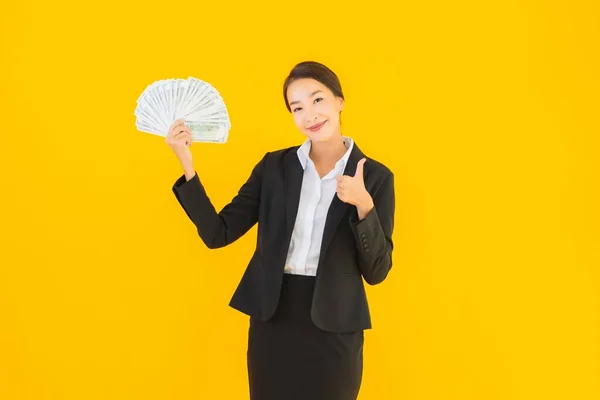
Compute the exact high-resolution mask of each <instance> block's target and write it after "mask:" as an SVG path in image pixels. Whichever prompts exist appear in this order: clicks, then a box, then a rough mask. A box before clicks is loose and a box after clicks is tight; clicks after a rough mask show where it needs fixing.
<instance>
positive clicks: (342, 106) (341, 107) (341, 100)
mask: <svg viewBox="0 0 600 400" xmlns="http://www.w3.org/2000/svg"><path fill="white" fill-rule="evenodd" d="M343 109H344V99H342V98H341V97H340V111H342V110H343Z"/></svg>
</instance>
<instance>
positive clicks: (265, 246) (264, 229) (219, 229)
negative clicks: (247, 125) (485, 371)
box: [166, 61, 395, 400]
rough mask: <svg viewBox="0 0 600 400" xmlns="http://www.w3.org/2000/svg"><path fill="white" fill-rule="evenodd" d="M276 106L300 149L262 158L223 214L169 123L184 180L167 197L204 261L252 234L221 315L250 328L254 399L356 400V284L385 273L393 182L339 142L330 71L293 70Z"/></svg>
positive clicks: (338, 100) (184, 133)
mask: <svg viewBox="0 0 600 400" xmlns="http://www.w3.org/2000/svg"><path fill="white" fill-rule="evenodd" d="M283 96H284V100H285V104H286V107H287V109H288V111H289V112H290V114H291V115H292V117H293V120H294V123H295V125H296V127H297V129H298V130H299V131H300V132H301V133H302V134H303V135H304V136H305V140H304V142H303V143H302V144H300V145H296V146H292V147H288V148H284V149H277V150H273V151H269V152H266V153H265V154H264V156H263V157H262V158H261V159H260V161H258V163H257V164H256V165H255V167H254V168H253V170H252V172H251V173H250V176H249V177H248V179H247V181H246V182H245V183H244V184H243V185H242V186H241V188H240V189H239V191H238V193H237V194H236V195H235V196H234V197H233V199H232V200H231V202H230V203H228V204H227V205H225V206H224V207H223V208H222V209H221V210H220V211H217V210H216V209H215V207H214V206H213V204H212V202H211V200H210V198H209V196H208V194H207V191H206V189H205V187H204V185H203V184H202V182H201V180H200V178H199V175H198V174H197V172H196V170H195V168H194V165H193V163H192V155H191V152H190V149H189V147H190V146H191V132H190V130H189V128H187V127H186V126H185V125H184V123H183V121H182V120H177V121H175V122H174V123H173V125H172V126H171V129H170V131H169V134H168V135H167V138H166V141H167V143H168V144H169V146H170V147H171V148H172V149H173V151H174V152H175V154H176V155H177V157H178V159H179V161H180V162H181V164H182V166H183V169H184V174H183V175H182V176H180V177H179V178H178V179H177V180H176V181H175V183H174V185H173V187H172V190H173V193H174V194H175V196H176V198H177V200H178V202H179V204H180V205H181V207H182V208H183V210H184V211H185V213H186V214H187V216H188V217H189V219H190V220H191V221H192V222H193V223H194V225H195V226H196V228H197V232H198V235H199V236H200V238H201V239H202V241H203V242H204V243H205V245H206V246H207V247H209V248H211V249H215V248H221V247H224V246H227V245H229V244H230V243H233V242H234V241H236V240H237V239H239V238H240V237H242V236H243V235H244V234H245V233H246V232H247V231H248V230H249V229H250V228H252V227H253V226H254V225H255V224H258V234H257V242H256V249H255V251H254V253H253V255H252V257H251V258H250V260H249V262H248V264H247V266H246V270H245V271H244V273H243V275H242V277H241V280H240V283H239V285H238V287H237V288H236V290H235V292H234V294H233V296H232V298H231V301H230V303H229V305H230V306H231V307H233V308H235V309H237V310H239V311H241V312H243V313H245V314H247V315H248V316H249V317H250V318H249V329H248V348H247V368H248V379H249V394H250V399H252V400H296V399H297V400H300V399H301V400H355V399H356V398H357V397H358V393H359V390H360V386H361V381H362V376H363V344H364V330H365V329H371V328H372V325H371V318H370V312H369V306H368V303H367V297H366V292H365V287H364V282H366V283H367V284H369V285H377V284H379V283H381V282H383V281H384V280H385V279H386V277H387V276H388V273H389V271H390V269H391V268H392V250H393V241H392V233H393V228H394V212H395V194H394V175H393V173H392V172H391V170H390V169H389V168H388V167H386V166H385V165H384V164H383V163H381V162H379V161H377V160H375V159H373V158H371V157H368V156H366V155H365V154H364V153H363V152H362V151H361V150H360V149H359V147H358V145H357V143H355V142H354V141H353V139H352V138H350V137H348V136H345V135H343V134H342V132H341V112H342V110H343V108H344V101H345V100H344V95H343V92H342V89H341V85H340V82H339V79H338V77H337V75H336V74H335V73H334V72H333V71H331V69H329V68H328V67H327V66H325V65H323V64H321V63H318V62H314V61H305V62H301V63H299V64H297V65H295V66H294V68H293V69H292V70H291V72H290V73H289V74H288V76H287V78H286V79H285V81H284V85H283ZM215 268H219V266H215Z"/></svg>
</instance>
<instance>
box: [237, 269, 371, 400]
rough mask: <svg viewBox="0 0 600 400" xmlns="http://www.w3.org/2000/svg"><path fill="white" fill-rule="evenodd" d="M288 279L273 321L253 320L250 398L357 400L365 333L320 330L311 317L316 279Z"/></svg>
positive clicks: (284, 280) (260, 399) (248, 356)
mask: <svg viewBox="0 0 600 400" xmlns="http://www.w3.org/2000/svg"><path fill="white" fill-rule="evenodd" d="M283 276H284V278H283V284H282V289H281V297H280V300H279V304H278V307H277V310H276V312H275V315H274V316H273V317H272V319H270V320H269V321H266V322H263V321H260V320H257V319H255V318H252V317H251V318H250V328H249V330H248V353H247V360H248V378H249V384H250V399H251V400H356V398H357V397H358V392H359V389H360V385H361V380H362V370H363V342H364V332H363V331H362V330H361V331H357V332H348V333H335V332H328V331H324V330H322V329H320V328H319V327H317V326H316V325H315V324H314V323H313V322H312V320H311V318H310V309H311V302H312V296H313V291H314V287H315V277H314V276H306V275H291V274H284V275H283Z"/></svg>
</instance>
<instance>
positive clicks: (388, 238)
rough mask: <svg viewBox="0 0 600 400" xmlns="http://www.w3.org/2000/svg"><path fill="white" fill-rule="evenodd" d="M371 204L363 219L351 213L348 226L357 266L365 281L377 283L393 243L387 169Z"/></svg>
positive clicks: (391, 177) (392, 198) (391, 188)
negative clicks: (356, 256)
mask: <svg viewBox="0 0 600 400" xmlns="http://www.w3.org/2000/svg"><path fill="white" fill-rule="evenodd" d="M373 203H374V205H375V206H374V207H373V209H372V210H371V211H370V212H369V213H368V214H367V216H366V217H365V218H363V219H362V220H360V221H359V220H358V217H357V215H356V214H352V217H351V219H350V225H351V226H352V230H353V232H354V236H355V239H356V244H357V249H358V265H359V268H360V270H361V273H362V275H363V277H364V278H365V281H366V282H367V283H368V284H370V285H376V284H378V283H381V282H383V281H384V279H385V278H386V277H387V275H388V272H389V271H390V269H391V268H392V250H393V248H394V244H393V241H392V233H393V230H394V213H395V204H396V199H395V193H394V174H393V173H392V172H390V173H389V174H388V176H387V177H386V178H385V179H384V181H383V183H382V184H381V186H380V187H379V189H378V190H377V192H376V194H375V196H374V197H373Z"/></svg>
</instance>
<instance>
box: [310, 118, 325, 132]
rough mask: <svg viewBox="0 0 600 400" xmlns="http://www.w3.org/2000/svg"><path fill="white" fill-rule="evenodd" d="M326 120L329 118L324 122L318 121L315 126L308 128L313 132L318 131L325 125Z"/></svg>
mask: <svg viewBox="0 0 600 400" xmlns="http://www.w3.org/2000/svg"><path fill="white" fill-rule="evenodd" d="M325 122H327V120H325V121H323V122H321V123H318V124H316V125H313V126H311V127H309V128H308V130H309V131H311V132H316V131H318V130H319V129H321V127H322V126H323V125H325Z"/></svg>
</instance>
